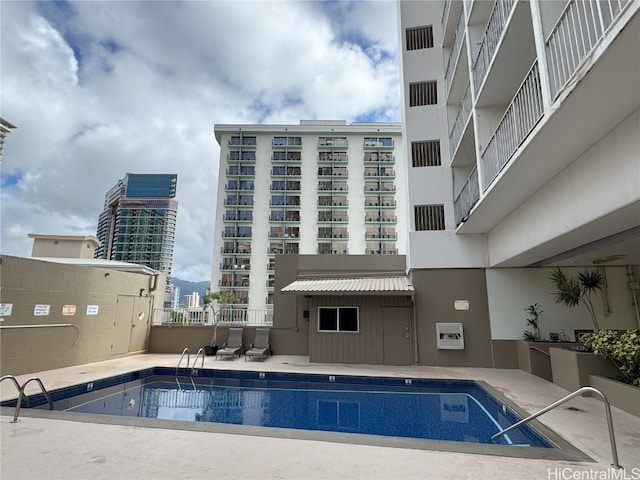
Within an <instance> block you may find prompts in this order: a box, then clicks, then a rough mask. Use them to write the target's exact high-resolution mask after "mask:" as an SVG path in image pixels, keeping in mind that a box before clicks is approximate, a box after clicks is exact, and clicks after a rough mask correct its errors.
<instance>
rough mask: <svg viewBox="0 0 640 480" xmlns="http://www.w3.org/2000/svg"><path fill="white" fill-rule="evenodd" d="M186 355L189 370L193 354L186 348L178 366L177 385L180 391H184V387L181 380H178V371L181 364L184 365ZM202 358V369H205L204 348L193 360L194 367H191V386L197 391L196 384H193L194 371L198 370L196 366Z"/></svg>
mask: <svg viewBox="0 0 640 480" xmlns="http://www.w3.org/2000/svg"><path fill="white" fill-rule="evenodd" d="M185 353H186V354H187V368H189V361H190V358H191V352H190V351H189V349H188V348H186V347H185V349H184V350H183V351H182V355H181V356H180V360H178V365H177V366H176V383H177V384H178V388H179V389H180V390H182V385H180V380H178V369H179V368H180V364H181V363H182V360H183V359H184V355H185ZM201 356H202V367H201V368H204V348H201V349H200V350H198V353H196V358H195V359H194V360H193V366H192V367H191V376H190V378H191V385H193V389H194V390H195V389H196V384H195V383H194V382H193V373H194V370H195V369H196V364H197V363H198V358H199V357H201Z"/></svg>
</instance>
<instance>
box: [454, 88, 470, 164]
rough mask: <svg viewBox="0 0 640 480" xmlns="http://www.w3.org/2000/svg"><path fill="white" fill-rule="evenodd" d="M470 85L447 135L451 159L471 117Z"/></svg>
mask: <svg viewBox="0 0 640 480" xmlns="http://www.w3.org/2000/svg"><path fill="white" fill-rule="evenodd" d="M471 107H472V102H471V84H470V83H467V88H466V89H465V91H464V95H463V97H462V102H460V105H459V106H458V111H457V113H456V119H455V120H454V122H453V127H452V128H451V132H450V133H449V151H450V152H451V158H454V157H455V152H456V150H457V148H458V144H459V143H460V139H461V138H462V134H463V133H464V131H465V130H466V126H467V124H468V123H469V118H470V117H471Z"/></svg>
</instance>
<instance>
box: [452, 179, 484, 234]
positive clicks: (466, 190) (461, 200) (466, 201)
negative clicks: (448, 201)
mask: <svg viewBox="0 0 640 480" xmlns="http://www.w3.org/2000/svg"><path fill="white" fill-rule="evenodd" d="M479 199H480V182H478V169H477V168H476V167H473V170H472V171H471V174H470V175H469V177H468V178H467V181H466V182H464V185H463V186H462V190H461V191H460V193H459V194H458V196H457V197H456V199H455V200H454V201H453V215H454V217H455V221H456V225H460V222H462V221H464V220H466V219H467V217H468V216H469V212H470V211H471V209H472V208H473V207H474V205H475V204H476V203H478V200H479Z"/></svg>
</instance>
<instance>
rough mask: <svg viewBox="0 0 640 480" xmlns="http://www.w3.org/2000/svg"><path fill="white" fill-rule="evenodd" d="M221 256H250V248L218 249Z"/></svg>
mask: <svg viewBox="0 0 640 480" xmlns="http://www.w3.org/2000/svg"><path fill="white" fill-rule="evenodd" d="M220 253H222V254H223V255H251V247H234V248H225V247H222V248H220Z"/></svg>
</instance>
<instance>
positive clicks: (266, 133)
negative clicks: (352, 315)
mask: <svg viewBox="0 0 640 480" xmlns="http://www.w3.org/2000/svg"><path fill="white" fill-rule="evenodd" d="M214 133H215V136H216V140H217V141H218V143H219V144H220V171H219V172H220V173H219V182H218V183H219V185H220V188H219V189H218V198H217V213H216V227H215V241H214V252H213V270H212V287H211V288H212V290H216V289H217V290H223V291H231V292H232V293H233V294H234V296H235V297H236V300H237V302H236V306H242V307H245V308H249V309H265V308H269V307H270V305H271V304H272V303H273V282H274V275H275V271H274V270H275V261H274V259H275V256H276V255H277V254H307V255H308V254H312V255H316V254H319V255H346V254H350V255H398V254H400V255H403V254H405V253H406V244H407V232H408V229H409V224H408V222H409V219H408V213H407V208H406V206H407V196H406V188H405V187H406V184H405V182H406V180H405V179H406V176H407V171H406V161H405V159H404V151H405V149H404V145H403V142H402V134H401V126H400V124H398V123H388V124H380V123H347V122H346V121H304V120H303V121H301V122H300V124H299V125H216V126H215V128H214ZM223 180H224V181H223Z"/></svg>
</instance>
